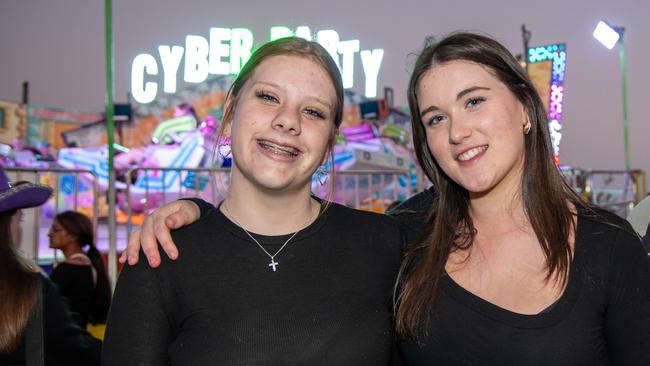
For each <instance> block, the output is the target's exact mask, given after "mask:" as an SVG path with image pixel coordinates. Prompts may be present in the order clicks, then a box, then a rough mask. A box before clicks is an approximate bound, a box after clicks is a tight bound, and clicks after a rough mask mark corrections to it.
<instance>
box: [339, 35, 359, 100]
mask: <svg viewBox="0 0 650 366" xmlns="http://www.w3.org/2000/svg"><path fill="white" fill-rule="evenodd" d="M338 51H339V53H340V54H341V55H342V61H341V77H342V78H343V87H344V88H345V89H348V88H351V87H353V86H354V54H355V53H356V52H359V40H358V39H354V40H351V41H342V42H339V47H338Z"/></svg>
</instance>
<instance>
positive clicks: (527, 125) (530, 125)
mask: <svg viewBox="0 0 650 366" xmlns="http://www.w3.org/2000/svg"><path fill="white" fill-rule="evenodd" d="M523 126H524V135H528V134H529V133H530V129H531V128H532V127H533V125H532V123H530V120H529V119H528V118H526V123H525V124H524V125H523Z"/></svg>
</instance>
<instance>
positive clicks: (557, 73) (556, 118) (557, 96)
mask: <svg viewBox="0 0 650 366" xmlns="http://www.w3.org/2000/svg"><path fill="white" fill-rule="evenodd" d="M546 60H551V61H552V66H551V67H552V71H551V89H550V93H549V104H548V129H549V132H550V134H551V144H552V145H553V159H554V160H555V163H556V164H558V165H559V164H560V141H561V140H562V106H563V104H564V76H565V72H566V45H565V44H564V43H559V44H553V45H549V46H542V47H534V48H530V49H528V62H530V63H534V62H542V61H546Z"/></svg>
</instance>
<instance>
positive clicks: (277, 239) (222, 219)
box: [205, 200, 336, 246]
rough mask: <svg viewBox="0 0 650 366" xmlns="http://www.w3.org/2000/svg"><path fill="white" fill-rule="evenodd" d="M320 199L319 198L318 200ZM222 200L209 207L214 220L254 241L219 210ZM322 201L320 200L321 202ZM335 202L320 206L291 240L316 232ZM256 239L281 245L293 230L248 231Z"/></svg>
mask: <svg viewBox="0 0 650 366" xmlns="http://www.w3.org/2000/svg"><path fill="white" fill-rule="evenodd" d="M319 201H320V200H319ZM222 203H223V201H222V202H219V204H218V205H217V207H215V208H214V209H211V210H210V211H212V212H210V213H211V214H213V215H215V216H214V217H215V218H216V222H218V223H219V225H221V226H222V227H223V228H224V229H226V230H227V231H228V232H230V233H231V234H233V235H235V236H236V237H238V238H239V239H242V240H245V241H249V242H251V243H254V241H253V240H252V239H251V238H250V237H249V236H248V235H246V232H245V231H244V229H243V228H242V227H240V226H239V225H237V224H236V223H235V222H233V221H232V220H231V219H230V218H229V217H228V216H226V215H224V213H223V212H221V209H220V207H221V204H222ZM321 203H322V202H321ZM335 205H336V204H335V203H330V205H329V207H328V208H327V209H323V206H321V212H320V214H319V215H318V217H317V218H316V220H314V221H312V222H311V223H310V224H309V225H307V226H306V227H305V228H303V229H302V230H300V231H299V232H298V234H296V236H295V237H294V238H293V239H291V242H297V241H301V240H304V239H306V238H308V237H310V236H312V235H314V234H316V233H317V232H318V231H319V230H320V229H321V228H322V226H323V225H324V224H325V222H326V220H327V218H328V217H329V215H330V214H331V210H332V209H333V208H334V206H335ZM210 216H212V215H210V214H208V215H205V217H210ZM248 232H249V233H250V234H251V235H252V236H253V237H254V238H255V239H257V241H259V242H260V244H261V245H264V246H267V245H269V246H279V245H283V244H284V243H285V242H286V241H287V239H289V238H290V237H291V236H292V235H294V233H295V232H291V233H287V234H283V235H262V234H257V233H255V232H252V231H248Z"/></svg>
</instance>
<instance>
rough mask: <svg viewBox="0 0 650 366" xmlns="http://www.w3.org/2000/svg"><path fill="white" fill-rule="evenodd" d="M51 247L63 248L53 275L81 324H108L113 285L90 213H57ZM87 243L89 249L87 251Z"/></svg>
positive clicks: (83, 326)
mask: <svg viewBox="0 0 650 366" xmlns="http://www.w3.org/2000/svg"><path fill="white" fill-rule="evenodd" d="M48 237H49V238H50V248H52V249H58V250H61V251H62V252H63V255H64V256H65V260H64V261H63V262H61V263H59V264H58V265H57V266H56V267H55V268H54V270H53V271H52V274H51V275H50V279H52V281H53V282H54V283H56V284H57V286H59V290H60V291H61V295H63V296H64V297H66V298H67V299H68V300H69V303H70V309H71V310H72V311H73V312H74V313H76V314H78V318H79V319H78V320H79V324H80V326H81V327H82V328H86V326H87V324H88V323H91V324H104V323H106V317H107V315H108V307H109V305H110V302H111V288H110V284H109V281H108V274H107V273H106V268H105V266H104V261H103V259H102V257H101V254H100V253H99V251H98V250H97V248H96V247H95V245H94V243H93V242H94V240H93V237H94V230H93V224H92V221H90V218H88V216H86V215H84V214H82V213H79V212H76V211H65V212H62V213H60V214H58V215H56V216H55V217H54V221H53V222H52V227H51V228H50V231H49V232H48ZM84 247H87V248H88V249H87V251H84Z"/></svg>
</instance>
